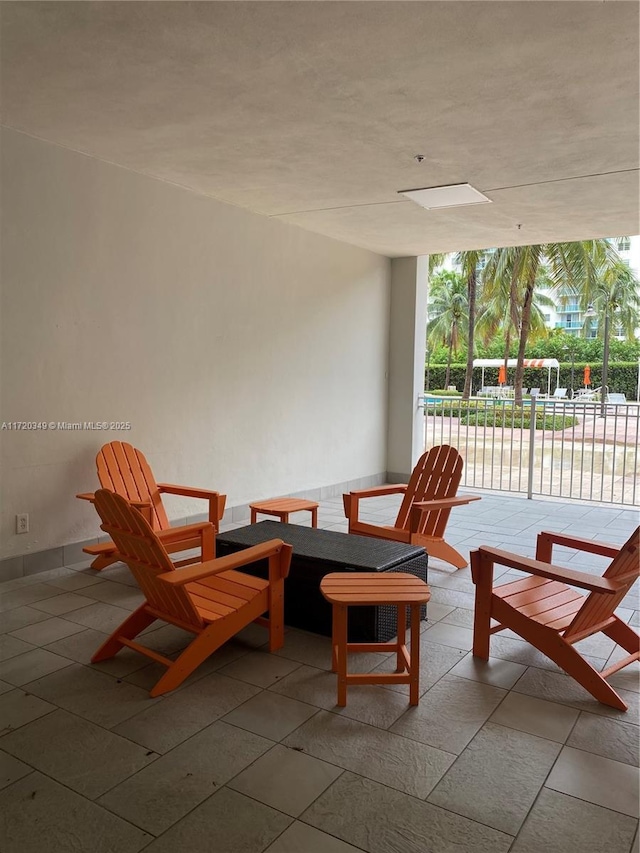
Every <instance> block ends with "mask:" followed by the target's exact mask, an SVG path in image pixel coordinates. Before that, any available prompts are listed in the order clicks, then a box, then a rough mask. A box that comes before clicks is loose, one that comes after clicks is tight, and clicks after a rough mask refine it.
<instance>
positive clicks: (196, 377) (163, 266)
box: [0, 131, 389, 557]
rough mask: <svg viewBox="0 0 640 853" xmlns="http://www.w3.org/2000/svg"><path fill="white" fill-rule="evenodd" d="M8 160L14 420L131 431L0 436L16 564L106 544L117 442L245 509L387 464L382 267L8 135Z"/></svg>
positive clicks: (4, 366)
mask: <svg viewBox="0 0 640 853" xmlns="http://www.w3.org/2000/svg"><path fill="white" fill-rule="evenodd" d="M2 160H3V183H2V213H3V223H2V225H3V237H2V250H3V258H2V286H3V293H2V327H1V329H2V342H1V343H2V349H1V356H2V358H1V374H0V389H1V392H2V397H1V401H0V402H1V411H0V420H1V421H5V422H6V421H46V422H48V421H68V422H73V421H98V420H101V421H103V420H104V421H130V422H131V424H132V427H133V428H132V430H131V431H130V432H126V433H117V432H108V433H102V432H90V431H81V432H60V431H58V432H51V431H37V432H26V431H19V432H13V431H7V430H4V431H1V432H0V442H1V448H2V456H1V457H0V461H1V464H2V479H1V495H0V497H1V517H0V523H1V527H0V540H1V545H0V556H1V557H5V556H13V555H18V554H22V553H27V552H32V551H40V550H43V549H46V548H50V547H54V546H58V545H61V544H64V543H69V542H74V541H79V540H82V539H86V538H90V537H92V536H94V535H95V534H96V533H97V532H98V527H97V521H96V520H97V517H96V515H95V512H94V510H93V508H92V507H91V506H90V505H88V504H85V503H84V502H80V501H78V500H76V499H75V498H74V494H75V493H76V492H78V491H86V490H92V489H93V488H94V487H95V486H96V485H97V478H96V475H95V465H94V458H95V453H96V451H97V450H98V449H99V447H100V446H101V445H102V444H103V443H104V442H105V441H110V440H113V439H123V440H128V441H131V442H132V443H133V444H134V445H136V446H138V447H140V448H141V449H142V450H143V451H144V452H145V454H146V455H147V458H148V459H149V461H150V463H151V465H152V468H153V470H154V473H155V474H156V476H157V478H158V479H159V480H164V481H169V482H175V483H182V484H188V485H199V486H203V487H208V488H217V489H219V490H220V491H223V492H226V493H227V494H228V495H229V499H228V504H229V505H231V506H233V505H237V504H242V503H245V502H247V501H249V500H251V499H256V498H260V497H269V496H275V495H279V494H287V493H291V492H296V491H301V490H303V489H313V488H317V487H322V486H326V485H331V484H334V483H338V482H342V481H345V480H355V479H358V478H360V477H366V476H369V475H375V474H378V473H380V472H383V471H385V470H386V427H387V423H386V421H387V402H386V399H387V387H386V380H385V372H386V370H387V361H388V323H389V262H388V260H387V259H386V258H383V257H380V256H378V255H374V254H372V253H369V252H366V251H364V250H360V249H357V248H354V247H352V246H348V245H346V244H342V243H339V242H336V241H333V240H330V239H328V238H325V237H322V236H318V235H315V234H312V233H310V232H306V231H304V230H302V229H299V228H296V227H293V226H288V225H284V224H282V223H279V222H275V221H271V220H269V219H267V218H264V217H260V216H257V215H254V214H252V213H249V212H247V211H244V210H241V209H239V208H235V207H232V206H229V205H224V204H220V203H218V202H216V201H214V200H211V199H208V198H204V197H201V196H198V195H196V194H194V193H191V192H189V191H186V190H183V189H181V188H179V187H175V186H173V185H170V184H167V183H163V182H161V181H157V180H153V179H150V178H148V177H144V176H141V175H138V174H135V173H132V172H129V171H126V170H124V169H121V168H118V167H116V166H112V165H110V164H106V163H102V162H99V161H96V160H94V159H91V158H88V157H85V156H83V155H80V154H76V153H74V152H70V151H67V150H65V149H61V148H58V147H56V146H53V145H49V144H46V143H43V142H40V141H37V140H34V139H32V138H29V137H27V136H24V135H22V134H18V133H15V132H12V131H6V132H5V133H4V135H3V143H2ZM204 508H205V507H204V506H203V505H202V504H200V503H198V504H196V505H194V504H193V502H190V501H189V502H185V501H184V499H182V500H180V499H178V500H177V501H176V500H174V502H173V503H170V504H169V514H170V516H172V517H180V516H184V515H185V514H193V513H197V512H202V511H203V510H204ZM21 512H28V513H29V515H30V523H31V532H30V533H29V534H22V535H19V536H18V535H16V534H15V515H16V513H21Z"/></svg>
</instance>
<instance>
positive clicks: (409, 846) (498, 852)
mask: <svg viewBox="0 0 640 853" xmlns="http://www.w3.org/2000/svg"><path fill="white" fill-rule="evenodd" d="M302 820H303V821H304V822H305V823H310V824H311V825H312V826H315V827H316V828H317V829H321V830H323V831H324V832H327V833H330V834H331V835H336V836H338V837H339V838H341V839H342V840H344V841H346V842H348V843H349V844H353V845H355V846H356V847H360V848H362V849H363V850H366V851H368V853H390V851H394V853H396V851H397V853H427V851H429V853H430V851H434V853H436V851H437V853H506V851H508V850H509V847H510V845H511V842H512V840H513V839H512V837H511V836H509V835H505V834H504V833H502V832H497V831H496V830H494V829H490V828H489V827H488V826H483V825H482V824H479V823H476V822H474V821H472V820H468V819H467V818H465V817H461V816H459V815H457V814H453V813H452V812H450V811H445V810H444V809H441V808H438V807H437V806H433V805H431V804H429V803H425V802H421V801H420V800H417V799H416V798H415V797H410V796H408V795H407V794H403V793H401V792H399V791H395V790H393V789H392V788H389V787H386V786H385V785H380V784H378V783H377V782H373V781H371V780H370V779H363V778H362V777H360V776H356V775H355V774H353V773H343V774H342V776H341V777H340V778H339V779H338V780H337V782H334V784H333V785H332V786H331V787H330V788H328V789H327V791H325V793H324V794H322V795H321V796H320V797H319V798H318V799H317V800H316V801H315V803H314V804H313V805H312V806H311V807H310V808H308V809H307V810H306V812H304V813H303V814H302ZM300 853H302V851H300Z"/></svg>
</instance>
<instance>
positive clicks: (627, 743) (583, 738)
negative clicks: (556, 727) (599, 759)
mask: <svg viewBox="0 0 640 853" xmlns="http://www.w3.org/2000/svg"><path fill="white" fill-rule="evenodd" d="M567 746H572V747H575V748H576V749H583V750H585V751H586V752H593V753H595V754H596V755H602V756H603V757H604V758H612V759H613V760H614V761H622V762H624V763H625V764H633V765H635V766H636V767H637V766H638V763H639V762H638V747H639V743H638V728H637V726H632V725H630V724H628V723H623V722H620V721H618V720H609V719H607V718H606V717H601V716H597V715H595V714H587V713H585V712H583V713H581V714H580V718H579V719H578V722H577V724H576V726H575V728H574V729H573V731H572V732H571V737H570V738H569V740H568V741H567Z"/></svg>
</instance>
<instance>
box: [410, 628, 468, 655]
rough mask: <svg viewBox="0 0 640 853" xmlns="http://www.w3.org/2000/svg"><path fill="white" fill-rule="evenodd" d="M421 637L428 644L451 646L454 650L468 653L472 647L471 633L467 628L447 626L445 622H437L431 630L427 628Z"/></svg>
mask: <svg viewBox="0 0 640 853" xmlns="http://www.w3.org/2000/svg"><path fill="white" fill-rule="evenodd" d="M422 636H423V637H424V638H425V639H426V640H427V641H428V642H434V643H439V644H440V645H441V646H452V647H453V648H454V649H465V650H466V651H469V650H470V649H471V647H472V646H473V631H471V630H470V629H469V628H461V627H460V626H459V625H448V624H446V623H445V622H438V623H437V624H436V625H434V626H433V627H432V628H428V629H427V630H426V631H425V632H424V633H423V635H422Z"/></svg>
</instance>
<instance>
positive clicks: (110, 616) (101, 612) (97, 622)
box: [65, 602, 131, 634]
mask: <svg viewBox="0 0 640 853" xmlns="http://www.w3.org/2000/svg"><path fill="white" fill-rule="evenodd" d="M130 615H131V611H130V610H125V609H124V608H123V607H116V606H115V605H113V604H105V603H104V602H98V603H95V604H90V605H89V606H88V607H81V608H80V609H79V610H74V611H72V612H71V613H67V615H66V617H65V618H66V619H68V620H69V621H70V622H75V623H76V624H77V625H84V627H85V628H93V629H94V631H102V633H103V634H111V633H112V632H113V631H115V630H116V628H118V627H119V626H120V625H121V624H122V623H123V622H124V620H125V619H127V618H128V617H129V616H130Z"/></svg>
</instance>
